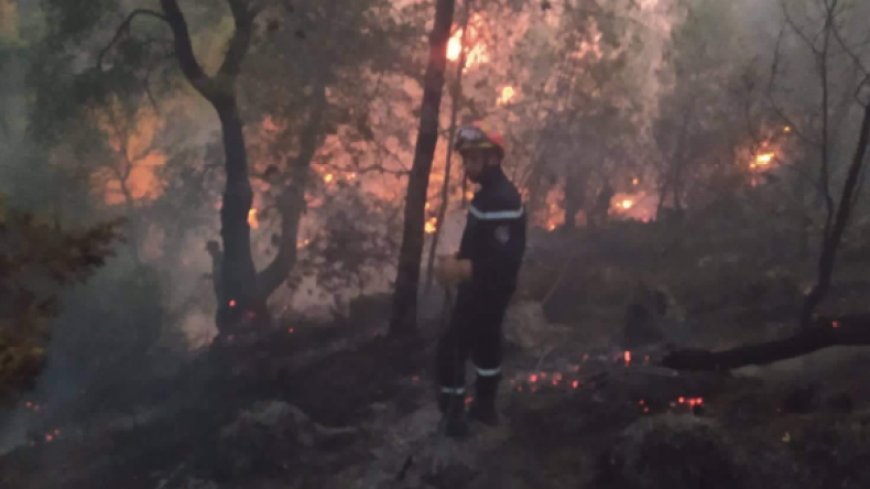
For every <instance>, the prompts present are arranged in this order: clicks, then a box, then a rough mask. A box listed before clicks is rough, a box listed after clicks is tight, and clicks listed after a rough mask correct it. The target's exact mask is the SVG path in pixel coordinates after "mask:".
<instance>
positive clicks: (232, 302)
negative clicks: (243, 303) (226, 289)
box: [227, 299, 239, 307]
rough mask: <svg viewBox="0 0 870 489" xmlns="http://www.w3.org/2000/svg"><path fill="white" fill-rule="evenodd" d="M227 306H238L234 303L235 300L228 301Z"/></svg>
mask: <svg viewBox="0 0 870 489" xmlns="http://www.w3.org/2000/svg"><path fill="white" fill-rule="evenodd" d="M227 304H228V305H229V306H230V307H236V306H237V305H239V303H238V302H236V300H235V299H230V301H229V302H228V303H227Z"/></svg>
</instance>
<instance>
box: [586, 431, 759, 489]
mask: <svg viewBox="0 0 870 489" xmlns="http://www.w3.org/2000/svg"><path fill="white" fill-rule="evenodd" d="M738 467H740V464H738V462H737V457H736V455H735V451H734V449H733V448H732V446H731V444H730V443H729V442H728V441H727V440H726V438H725V436H724V434H723V433H722V432H721V430H720V429H719V428H718V426H717V425H716V424H715V423H713V422H712V421H709V420H707V419H704V418H699V417H696V416H692V415H681V416H679V415H674V414H665V415H660V416H655V417H643V418H640V419H638V420H637V421H635V422H634V423H633V424H631V425H629V426H628V428H626V429H625V430H624V431H623V432H622V434H621V436H620V440H619V442H618V443H617V444H616V446H615V448H614V449H613V450H611V451H610V452H608V453H606V454H604V455H603V456H602V459H601V460H600V467H599V470H600V472H599V477H600V481H599V482H600V485H602V486H606V487H618V488H620V489H658V488H662V487H667V488H668V489H697V488H700V487H703V488H704V489H740V488H743V487H745V484H744V483H743V481H742V477H741V476H740V475H739V474H740V472H739V471H738Z"/></svg>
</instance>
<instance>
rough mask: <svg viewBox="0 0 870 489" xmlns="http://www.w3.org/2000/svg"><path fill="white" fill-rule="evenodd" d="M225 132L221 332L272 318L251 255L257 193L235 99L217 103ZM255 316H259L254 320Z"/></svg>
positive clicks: (219, 326) (219, 327)
mask: <svg viewBox="0 0 870 489" xmlns="http://www.w3.org/2000/svg"><path fill="white" fill-rule="evenodd" d="M215 109H216V110H217V111H218V116H219V117H220V121H221V129H222V130H223V145H224V154H225V157H226V162H225V170H226V188H225V190H224V195H223V205H222V206H221V212H220V215H221V238H222V240H223V246H224V265H223V277H222V283H223V289H224V290H223V296H224V297H223V298H224V300H223V301H222V303H221V304H220V306H219V308H218V329H219V330H220V331H221V332H222V333H224V332H229V331H232V330H234V329H236V328H237V327H238V326H239V325H240V324H241V323H242V321H244V320H248V319H254V318H258V319H259V321H265V320H267V318H268V311H267V310H266V303H265V301H264V300H262V298H261V297H260V296H259V295H258V294H257V287H256V284H257V273H256V270H255V268H254V260H253V258H252V254H251V229H250V226H249V225H248V213H249V212H250V210H251V203H252V202H253V197H254V193H253V190H252V189H251V183H250V181H249V179H248V157H247V151H246V149H245V139H244V135H243V133H242V121H241V119H240V118H239V114H238V109H237V107H236V103H235V97H232V98H230V99H229V100H227V101H226V102H225V103H221V104H215ZM251 315H255V316H253V317H251Z"/></svg>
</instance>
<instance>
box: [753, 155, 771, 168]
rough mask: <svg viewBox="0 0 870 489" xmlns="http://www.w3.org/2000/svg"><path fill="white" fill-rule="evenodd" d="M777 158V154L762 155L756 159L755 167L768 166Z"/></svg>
mask: <svg viewBox="0 0 870 489" xmlns="http://www.w3.org/2000/svg"><path fill="white" fill-rule="evenodd" d="M775 156H776V153H761V154H759V155H757V156H756V157H755V166H767V165H769V164H770V162H771V161H773V158H774V157H775Z"/></svg>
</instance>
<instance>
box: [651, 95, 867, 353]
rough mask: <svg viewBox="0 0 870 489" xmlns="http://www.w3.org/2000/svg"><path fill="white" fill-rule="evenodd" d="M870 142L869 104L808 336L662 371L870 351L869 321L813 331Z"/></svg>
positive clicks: (805, 314)
mask: <svg viewBox="0 0 870 489" xmlns="http://www.w3.org/2000/svg"><path fill="white" fill-rule="evenodd" d="M868 142H870V104H868V105H867V106H865V107H864V118H863V120H862V122H861V130H860V133H859V136H858V146H857V148H855V154H854V156H853V158H852V163H851V165H850V166H849V173H848V176H847V177H846V183H845V185H844V188H843V193H842V195H841V196H840V203H839V206H838V208H837V213H836V217H835V219H834V224H833V226H832V228H831V232H830V234H829V235H827V236H825V239H824V243H823V244H822V253H821V257H820V258H819V280H818V283H817V284H816V285H815V287H813V290H812V291H811V292H810V294H809V295H808V296H807V298H806V301H805V302H804V307H803V311H802V315H801V322H802V325H803V326H804V328H803V330H802V331H801V332H800V333H799V334H797V335H795V336H792V337H790V338H786V339H783V340H778V341H772V342H769V343H762V344H760V345H752V346H741V347H737V348H734V349H731V350H725V351H719V352H711V351H703V350H682V351H676V352H673V353H671V354H669V355H668V356H667V357H665V359H664V360H663V362H662V363H663V365H665V366H667V367H671V368H675V369H683V370H721V369H732V368H737V367H743V366H746V365H761V364H767V363H772V362H776V361H779V360H785V359H787V358H793V357H796V356H800V355H804V354H806V353H810V352H813V351H816V350H820V349H822V348H826V347H829V346H834V345H870V315H860V316H849V317H845V318H841V319H838V320H824V321H822V325H821V326H815V327H812V326H811V324H813V321H812V316H813V313H814V312H815V309H816V307H817V306H818V304H819V303H820V302H821V300H822V299H823V298H824V297H825V295H826V294H827V292H828V289H829V288H830V285H831V274H832V273H833V270H834V259H835V258H836V254H837V248H838V246H839V244H840V242H841V240H842V237H843V233H844V232H845V230H846V226H847V224H848V222H849V216H850V214H851V212H852V206H853V205H854V203H855V198H856V192H857V188H858V184H859V180H860V176H861V172H862V170H863V168H864V162H865V159H866V156H867V146H868Z"/></svg>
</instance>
